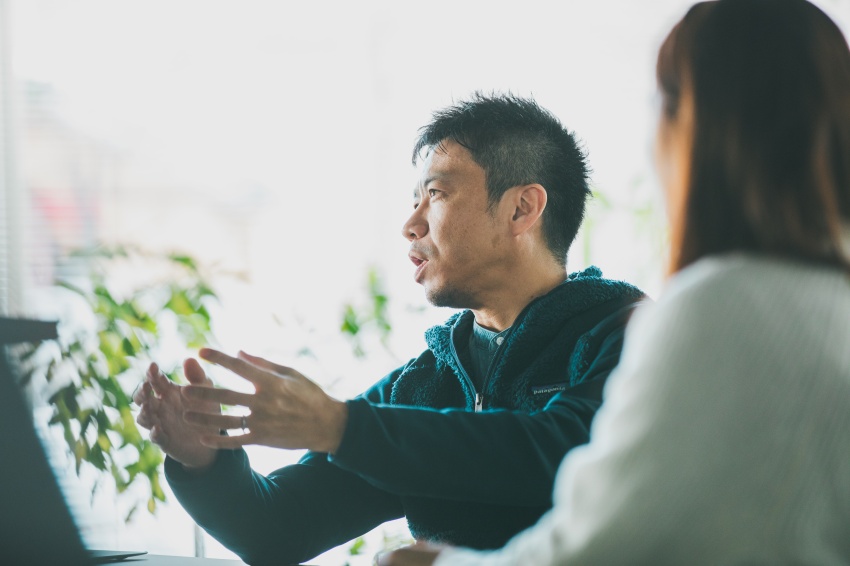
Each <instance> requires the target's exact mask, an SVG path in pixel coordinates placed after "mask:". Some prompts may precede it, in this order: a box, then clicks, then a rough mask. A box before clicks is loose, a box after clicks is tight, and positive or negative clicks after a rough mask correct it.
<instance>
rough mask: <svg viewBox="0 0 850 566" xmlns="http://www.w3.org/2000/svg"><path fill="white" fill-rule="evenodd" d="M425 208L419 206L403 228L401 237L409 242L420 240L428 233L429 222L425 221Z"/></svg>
mask: <svg viewBox="0 0 850 566" xmlns="http://www.w3.org/2000/svg"><path fill="white" fill-rule="evenodd" d="M424 213H425V211H424V207H423V206H421V205H420V206H418V207H416V209H415V210H414V211H413V214H411V215H410V218H408V219H407V222H405V223H404V226H402V227H401V235H402V236H404V237H405V239H407V240H408V241H410V242H412V241H413V240H418V239H419V238H422V237H423V236H425V234H427V233H428V222H427V221H426V220H425V214H424Z"/></svg>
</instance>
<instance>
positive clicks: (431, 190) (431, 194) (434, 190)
mask: <svg viewBox="0 0 850 566" xmlns="http://www.w3.org/2000/svg"><path fill="white" fill-rule="evenodd" d="M439 192H440V191H438V190H437V189H428V196H430V197H433V196H434V195H436V194H437V193H439Z"/></svg>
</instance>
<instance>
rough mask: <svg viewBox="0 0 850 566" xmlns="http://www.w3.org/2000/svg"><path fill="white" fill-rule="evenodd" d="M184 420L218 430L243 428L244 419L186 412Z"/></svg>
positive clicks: (233, 416)
mask: <svg viewBox="0 0 850 566" xmlns="http://www.w3.org/2000/svg"><path fill="white" fill-rule="evenodd" d="M183 420H184V421H186V422H187V423H189V424H193V425H200V426H203V427H209V428H215V429H218V430H221V429H225V430H229V429H236V428H242V417H241V416H237V415H217V414H212V413H199V412H198V411H186V412H185V413H183Z"/></svg>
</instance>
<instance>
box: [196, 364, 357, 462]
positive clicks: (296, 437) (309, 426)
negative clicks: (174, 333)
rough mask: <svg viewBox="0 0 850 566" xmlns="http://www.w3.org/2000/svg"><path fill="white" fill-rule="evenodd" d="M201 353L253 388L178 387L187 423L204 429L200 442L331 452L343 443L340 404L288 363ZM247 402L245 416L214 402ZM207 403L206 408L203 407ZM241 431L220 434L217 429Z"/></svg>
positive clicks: (345, 410) (345, 417) (343, 420)
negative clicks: (249, 390)
mask: <svg viewBox="0 0 850 566" xmlns="http://www.w3.org/2000/svg"><path fill="white" fill-rule="evenodd" d="M199 354H200V356H201V358H203V359H205V360H207V361H209V362H212V363H214V364H217V365H220V366H222V367H224V368H226V369H228V370H230V371H232V372H233V373H235V374H236V375H238V376H240V377H242V378H244V379H246V380H248V381H249V382H251V384H252V385H253V386H254V393H240V392H236V391H231V390H229V389H215V388H210V387H207V386H205V385H201V384H190V385H188V386H186V387H185V388H183V390H182V395H183V399H184V402H185V404H186V407H187V410H186V412H185V415H184V418H185V419H186V422H187V423H191V424H192V425H194V426H197V427H201V428H203V429H206V430H207V431H208V432H207V434H205V435H202V436H201V437H200V442H201V443H202V444H203V445H205V446H207V447H209V448H237V447H239V446H244V445H246V444H261V445H264V446H272V447H276V448H289V449H302V448H306V449H308V450H314V451H317V452H328V453H331V454H332V453H334V452H335V451H336V449H337V448H338V447H339V444H340V442H342V435H343V432H344V431H345V425H346V422H347V420H348V408H347V406H346V405H345V403H343V402H341V401H337V400H336V399H334V398H332V397H330V396H329V395H327V394H326V393H325V392H324V391H322V388H321V387H319V386H318V385H316V384H315V383H313V382H312V381H310V380H309V379H307V378H306V377H304V376H303V375H301V374H300V373H298V372H297V371H295V370H294V369H292V368H288V367H286V366H281V365H278V364H275V363H272V362H270V361H268V360H264V359H262V358H258V357H255V356H250V355H248V354H246V353H244V352H239V355H238V357H235V358H234V357H232V356H228V355H227V354H224V353H222V352H219V351H218V350H212V349H209V348H203V349H201V351H200V352H199ZM222 404H223V405H235V406H241V407H246V408H247V409H248V410H249V411H250V414H249V415H247V416H246V417H245V418H244V422H243V417H241V416H236V415H222V414H220V412H219V411H215V410H210V409H211V408H212V407H213V406H215V407H218V406H219V405H222ZM205 408H206V409H205ZM243 425H245V428H246V429H247V431H246V432H245V434H241V435H234V436H222V435H220V434H218V432H217V431H218V430H219V429H223V430H227V429H230V430H238V429H241V428H243Z"/></svg>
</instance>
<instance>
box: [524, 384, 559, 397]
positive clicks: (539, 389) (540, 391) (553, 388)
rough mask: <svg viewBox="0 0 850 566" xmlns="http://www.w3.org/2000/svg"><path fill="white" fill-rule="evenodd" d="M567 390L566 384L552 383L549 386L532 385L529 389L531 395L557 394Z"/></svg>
mask: <svg viewBox="0 0 850 566" xmlns="http://www.w3.org/2000/svg"><path fill="white" fill-rule="evenodd" d="M566 389H567V384H566V383H553V384H551V385H534V386H532V387H531V394H532V395H545V394H546V393H558V392H561V391H565V390H566Z"/></svg>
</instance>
